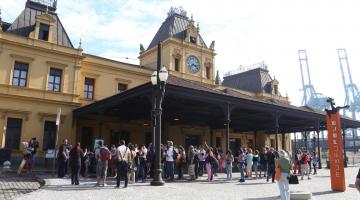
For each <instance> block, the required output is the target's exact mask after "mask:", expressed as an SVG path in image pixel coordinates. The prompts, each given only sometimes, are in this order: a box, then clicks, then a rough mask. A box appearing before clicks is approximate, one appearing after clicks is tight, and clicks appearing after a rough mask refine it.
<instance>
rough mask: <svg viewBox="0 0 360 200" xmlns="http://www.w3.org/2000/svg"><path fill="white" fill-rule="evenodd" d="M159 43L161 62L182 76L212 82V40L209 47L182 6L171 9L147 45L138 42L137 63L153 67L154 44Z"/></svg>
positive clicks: (170, 70) (172, 72) (213, 53)
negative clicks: (160, 44) (138, 61)
mask: <svg viewBox="0 0 360 200" xmlns="http://www.w3.org/2000/svg"><path fill="white" fill-rule="evenodd" d="M160 41H161V42H162V56H161V57H162V61H161V63H162V64H163V65H164V66H165V67H166V68H167V69H168V71H169V73H170V74H172V75H174V76H178V77H181V78H185V79H189V80H193V81H199V82H203V83H207V84H215V55H216V54H215V50H214V46H215V42H214V41H213V42H212V43H211V44H210V46H209V47H208V46H207V45H206V44H205V42H204V40H203V38H202V37H201V35H200V28H199V23H197V24H196V25H195V22H194V20H193V17H191V18H190V19H189V18H188V17H187V14H186V12H185V11H184V10H183V9H182V8H173V7H172V8H171V9H170V11H169V12H168V17H167V18H166V20H165V21H164V22H163V24H162V25H161V27H160V28H159V30H158V31H157V33H156V34H155V36H154V38H153V39H152V41H151V43H150V45H149V46H148V48H147V49H146V50H145V49H144V47H143V45H140V56H139V59H140V65H141V66H145V67H148V68H153V69H154V70H155V68H156V59H157V56H156V55H157V48H156V47H157V44H158V43H159V42H160Z"/></svg>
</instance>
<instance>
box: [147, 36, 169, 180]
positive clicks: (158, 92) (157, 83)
mask: <svg viewBox="0 0 360 200" xmlns="http://www.w3.org/2000/svg"><path fill="white" fill-rule="evenodd" d="M157 50H158V55H157V56H158V57H157V68H156V71H155V72H154V73H153V74H152V75H151V83H152V85H153V87H154V89H153V98H154V99H153V103H154V104H155V105H153V115H152V117H153V120H154V124H153V125H154V127H155V128H154V129H153V131H155V174H154V180H153V181H151V183H150V184H151V185H152V186H162V185H164V184H165V182H164V181H163V180H162V177H161V175H162V169H161V112H162V108H161V104H162V101H163V99H164V93H165V84H166V80H167V78H168V76H169V74H168V71H167V70H166V68H165V67H164V66H163V67H162V68H161V69H160V66H161V43H160V42H159V44H158V48H157Z"/></svg>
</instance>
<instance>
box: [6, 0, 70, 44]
mask: <svg viewBox="0 0 360 200" xmlns="http://www.w3.org/2000/svg"><path fill="white" fill-rule="evenodd" d="M54 11H55V10H54V9H50V8H49V12H48V14H49V15H51V16H52V17H53V18H54V20H55V31H54V34H53V41H54V42H55V43H56V44H58V45H61V46H66V47H71V48H73V45H72V43H71V41H70V38H69V36H68V34H67V33H66V31H65V28H64V26H63V25H62V23H61V21H60V19H59V17H58V15H57V14H56V13H55V12H54ZM45 13H46V7H45V6H43V5H40V4H38V3H35V2H31V1H30V2H27V3H26V6H25V9H24V10H23V11H22V12H21V14H20V15H19V16H18V17H17V18H16V19H15V21H14V22H13V23H12V24H11V25H10V27H8V28H7V30H6V32H8V33H13V34H16V35H20V36H24V37H28V36H29V35H30V33H31V32H32V31H34V30H35V17H36V16H38V15H42V14H45Z"/></svg>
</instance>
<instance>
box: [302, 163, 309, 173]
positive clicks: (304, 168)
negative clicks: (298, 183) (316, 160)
mask: <svg viewBox="0 0 360 200" xmlns="http://www.w3.org/2000/svg"><path fill="white" fill-rule="evenodd" d="M309 171H310V167H309V165H308V164H301V173H307V174H308V173H309Z"/></svg>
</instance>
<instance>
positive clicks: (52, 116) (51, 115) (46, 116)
mask: <svg viewBox="0 0 360 200" xmlns="http://www.w3.org/2000/svg"><path fill="white" fill-rule="evenodd" d="M38 116H39V120H40V122H43V121H44V120H45V119H52V120H56V117H57V115H56V113H55V114H54V113H45V112H38ZM65 119H66V115H61V116H60V121H61V123H64V121H65Z"/></svg>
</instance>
